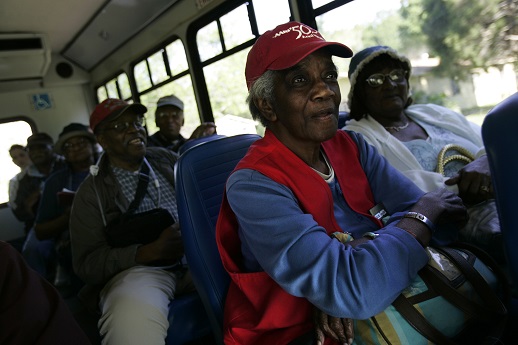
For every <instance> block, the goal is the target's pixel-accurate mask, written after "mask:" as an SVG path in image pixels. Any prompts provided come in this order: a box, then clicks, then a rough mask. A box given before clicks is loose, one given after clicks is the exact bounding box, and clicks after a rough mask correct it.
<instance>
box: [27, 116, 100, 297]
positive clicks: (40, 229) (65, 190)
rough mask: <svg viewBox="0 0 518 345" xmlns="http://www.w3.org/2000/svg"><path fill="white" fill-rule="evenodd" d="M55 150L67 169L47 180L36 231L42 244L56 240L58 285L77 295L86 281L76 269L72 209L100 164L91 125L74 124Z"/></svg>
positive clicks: (60, 137) (66, 129) (65, 130)
mask: <svg viewBox="0 0 518 345" xmlns="http://www.w3.org/2000/svg"><path fill="white" fill-rule="evenodd" d="M54 150H55V151H56V152H57V153H58V154H62V155H63V156H64V157H65V161H66V163H67V167H66V168H64V169H61V170H59V171H57V172H55V173H53V174H52V175H50V176H49V177H48V178H47V180H46V181H45V186H44V188H43V193H42V195H41V200H40V203H39V207H38V213H37V215H36V222H35V225H34V231H35V233H36V236H37V237H38V239H39V240H40V241H43V240H49V239H53V240H55V241H56V249H57V254H58V255H57V259H58V266H57V272H56V276H55V278H54V285H56V286H67V287H68V288H70V293H75V292H77V289H78V288H79V287H80V286H81V285H82V282H81V281H80V280H79V279H77V277H76V276H75V274H74V272H73V269H72V256H71V252H70V235H69V231H68V225H69V222H70V209H71V206H72V198H73V196H74V193H73V192H75V191H76V190H77V188H78V187H79V185H80V184H81V183H82V182H83V180H84V179H85V177H86V176H88V172H89V169H90V166H91V165H93V164H94V163H95V162H96V161H97V156H98V152H97V142H96V140H95V137H94V135H93V133H92V132H91V131H90V129H89V128H88V127H87V126H85V125H83V124H80V123H71V124H69V125H67V126H65V128H63V131H62V132H61V133H60V134H59V138H58V141H57V142H56V145H54Z"/></svg>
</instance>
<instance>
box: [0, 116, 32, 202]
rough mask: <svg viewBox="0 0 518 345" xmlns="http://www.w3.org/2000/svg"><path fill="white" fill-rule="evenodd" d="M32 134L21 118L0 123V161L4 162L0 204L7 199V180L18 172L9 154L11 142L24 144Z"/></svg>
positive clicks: (0, 184) (0, 179) (1, 175)
mask: <svg viewBox="0 0 518 345" xmlns="http://www.w3.org/2000/svg"><path fill="white" fill-rule="evenodd" d="M31 135H32V128H31V126H30V124H29V123H28V122H26V121H23V120H18V121H12V122H4V123H0V138H2V140H1V141H0V162H6V164H4V165H2V169H1V170H0V204H3V203H6V202H7V201H9V180H10V179H11V178H13V177H14V176H15V175H16V174H18V173H19V172H20V168H18V167H17V166H16V165H15V164H14V163H13V162H12V159H11V156H10V155H9V148H10V147H11V145H13V144H19V145H22V146H25V145H26V144H27V138H28V137H29V136H31Z"/></svg>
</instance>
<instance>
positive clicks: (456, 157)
mask: <svg viewBox="0 0 518 345" xmlns="http://www.w3.org/2000/svg"><path fill="white" fill-rule="evenodd" d="M450 151H457V152H458V153H456V154H450V155H447V153H448V152H450ZM474 160H475V156H473V154H472V153H471V152H470V151H468V150H467V149H465V148H464V147H462V146H460V145H454V144H448V145H445V146H444V147H443V148H442V149H441V151H439V155H438V156H437V169H436V171H437V172H438V173H439V174H441V175H443V176H444V170H445V167H446V164H448V163H450V162H453V161H462V162H464V163H466V164H468V163H471V162H473V161H474Z"/></svg>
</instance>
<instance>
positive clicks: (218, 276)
mask: <svg viewBox="0 0 518 345" xmlns="http://www.w3.org/2000/svg"><path fill="white" fill-rule="evenodd" d="M259 138H260V136H259V135H256V134H242V135H236V136H230V137H224V138H219V139H217V140H212V141H206V142H204V143H203V144H200V145H196V146H194V147H192V148H190V149H189V150H186V151H185V152H184V153H183V154H182V155H181V156H180V159H179V160H178V162H177V163H176V165H175V179H176V198H177V203H178V216H179V219H180V227H181V229H182V237H183V240H184V246H185V255H186V257H187V261H188V262H189V266H190V270H191V274H192V277H193V281H194V284H195V285H196V288H197V290H198V293H199V294H200V297H201V300H202V302H203V304H204V305H205V308H206V309H207V314H208V315H209V319H210V322H211V326H212V329H213V334H214V337H215V338H216V341H218V343H219V344H223V335H222V329H223V307H224V303H225V297H226V294H227V289H228V284H229V279H230V278H229V276H228V274H227V272H226V271H225V269H224V268H223V264H222V263H221V258H220V255H219V251H218V248H217V245H216V238H215V230H216V222H217V219H218V214H219V210H220V207H221V201H222V198H223V192H224V190H225V183H226V181H227V178H228V176H229V175H230V173H231V172H232V170H233V169H234V167H235V166H236V164H237V163H238V162H239V160H240V159H241V158H242V157H243V156H244V155H245V153H246V152H247V150H248V148H249V146H250V145H251V144H252V143H253V142H254V141H256V140H257V139H259Z"/></svg>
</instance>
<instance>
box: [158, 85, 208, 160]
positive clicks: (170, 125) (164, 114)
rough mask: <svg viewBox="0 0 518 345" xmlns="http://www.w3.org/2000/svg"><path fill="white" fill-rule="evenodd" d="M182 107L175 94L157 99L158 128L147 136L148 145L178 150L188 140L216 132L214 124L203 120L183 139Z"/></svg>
mask: <svg viewBox="0 0 518 345" xmlns="http://www.w3.org/2000/svg"><path fill="white" fill-rule="evenodd" d="M183 109H184V105H183V102H182V100H181V99H179V98H178V97H176V96H175V95H169V96H165V97H162V98H160V99H159V100H158V102H157V105H156V111H155V123H156V125H157V127H158V128H159V130H158V132H156V133H155V134H153V135H151V136H149V138H148V146H161V147H166V148H168V149H170V150H173V151H174V152H178V150H179V149H180V147H181V146H182V145H183V144H185V143H186V142H187V141H188V140H191V139H196V138H200V137H204V136H208V135H212V134H215V133H216V125H215V124H214V123H213V122H204V123H202V124H201V125H199V126H198V127H197V128H196V129H195V130H194V132H192V134H191V136H190V137H189V139H185V138H184V137H183V136H182V135H181V134H180V130H181V128H182V126H183V125H184V123H185V118H184V116H183Z"/></svg>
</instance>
